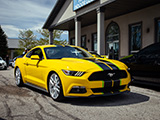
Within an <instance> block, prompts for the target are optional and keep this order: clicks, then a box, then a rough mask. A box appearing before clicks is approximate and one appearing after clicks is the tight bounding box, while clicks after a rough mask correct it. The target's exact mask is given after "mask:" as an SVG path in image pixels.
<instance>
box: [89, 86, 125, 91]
mask: <svg viewBox="0 0 160 120" xmlns="http://www.w3.org/2000/svg"><path fill="white" fill-rule="evenodd" d="M125 87H126V85H122V86H118V87H106V88H92V89H91V90H92V91H93V92H94V93H100V92H102V93H111V92H119V90H123V89H124V88H125Z"/></svg>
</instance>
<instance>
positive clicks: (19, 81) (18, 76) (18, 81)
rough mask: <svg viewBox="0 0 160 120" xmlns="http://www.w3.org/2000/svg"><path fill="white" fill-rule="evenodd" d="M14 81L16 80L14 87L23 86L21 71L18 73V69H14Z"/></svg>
mask: <svg viewBox="0 0 160 120" xmlns="http://www.w3.org/2000/svg"><path fill="white" fill-rule="evenodd" d="M15 80H16V85H17V86H18V87H22V86H23V80H22V75H21V71H20V69H19V68H16V71H15Z"/></svg>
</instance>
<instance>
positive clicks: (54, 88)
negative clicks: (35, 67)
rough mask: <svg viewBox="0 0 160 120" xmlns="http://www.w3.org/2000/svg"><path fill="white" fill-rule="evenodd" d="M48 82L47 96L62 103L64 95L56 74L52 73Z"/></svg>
mask: <svg viewBox="0 0 160 120" xmlns="http://www.w3.org/2000/svg"><path fill="white" fill-rule="evenodd" d="M48 82H49V83H48V89H49V94H50V96H51V97H52V99H53V100H55V101H62V100H63V99H64V95H63V89H62V84H61V80H60V78H59V76H58V74H56V73H52V74H51V75H50V77H49V81H48Z"/></svg>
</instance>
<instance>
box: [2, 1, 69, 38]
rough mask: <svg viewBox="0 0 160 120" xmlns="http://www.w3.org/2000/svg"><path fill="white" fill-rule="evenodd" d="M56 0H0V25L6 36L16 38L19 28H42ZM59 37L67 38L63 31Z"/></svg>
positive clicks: (34, 29)
mask: <svg viewBox="0 0 160 120" xmlns="http://www.w3.org/2000/svg"><path fill="white" fill-rule="evenodd" d="M56 2H57V0H0V25H1V27H2V29H3V31H4V32H5V34H6V35H7V37H8V38H18V35H19V30H28V29H30V30H32V31H33V32H34V34H35V35H36V36H37V39H38V38H39V37H40V35H39V34H38V33H37V32H36V30H38V29H42V27H43V25H44V23H45V21H46V20H47V18H48V16H49V14H50V12H51V11H52V9H53V7H54V5H55V4H56ZM61 39H63V40H65V39H66V40H68V32H67V31H64V32H63V34H62V35H61Z"/></svg>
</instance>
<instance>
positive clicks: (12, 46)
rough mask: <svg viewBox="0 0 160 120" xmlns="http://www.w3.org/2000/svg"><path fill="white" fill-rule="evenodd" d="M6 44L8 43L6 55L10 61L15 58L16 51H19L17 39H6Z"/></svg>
mask: <svg viewBox="0 0 160 120" xmlns="http://www.w3.org/2000/svg"><path fill="white" fill-rule="evenodd" d="M7 43H8V55H9V58H10V59H13V58H14V57H16V54H15V53H16V50H18V49H20V47H19V46H18V45H19V39H8V38H7Z"/></svg>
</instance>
